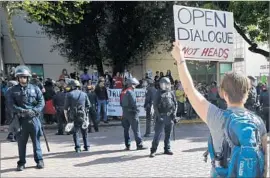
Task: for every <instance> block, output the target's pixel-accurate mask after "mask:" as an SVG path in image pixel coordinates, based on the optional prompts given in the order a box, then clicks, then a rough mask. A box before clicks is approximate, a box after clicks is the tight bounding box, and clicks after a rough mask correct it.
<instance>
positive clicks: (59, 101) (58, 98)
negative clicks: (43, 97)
mask: <svg viewBox="0 0 270 178" xmlns="http://www.w3.org/2000/svg"><path fill="white" fill-rule="evenodd" d="M60 80H62V82H63V81H65V80H64V79H60ZM59 82H60V81H59ZM64 86H65V84H64V83H59V91H58V92H57V93H56V95H54V96H53V105H54V107H55V109H56V117H57V125H58V132H57V133H56V135H64V124H65V123H66V119H65V115H64V104H65V102H64V101H65V98H66V92H65V90H64Z"/></svg>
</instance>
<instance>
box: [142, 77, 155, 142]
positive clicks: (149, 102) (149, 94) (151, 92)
mask: <svg viewBox="0 0 270 178" xmlns="http://www.w3.org/2000/svg"><path fill="white" fill-rule="evenodd" d="M147 81H148V84H149V86H148V88H147V90H146V94H145V102H144V108H145V111H146V130H145V134H144V137H149V136H150V133H151V120H152V117H153V113H151V109H152V107H153V101H154V97H155V94H156V92H157V89H156V88H155V84H154V81H153V80H152V79H148V80H147Z"/></svg>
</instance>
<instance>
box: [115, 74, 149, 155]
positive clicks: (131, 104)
mask: <svg viewBox="0 0 270 178" xmlns="http://www.w3.org/2000/svg"><path fill="white" fill-rule="evenodd" d="M127 84H128V86H129V87H128V88H127V89H126V90H124V91H123V92H124V93H123V92H122V94H123V95H122V98H121V99H120V105H121V106H122V110H123V119H122V126H123V127H124V138H125V145H126V150H130V137H129V128H130V126H131V129H132V131H133V133H134V137H135V140H136V145H137V150H142V149H146V148H145V147H144V146H143V142H142V137H141V132H140V123H139V116H138V115H139V109H138V107H137V105H136V94H135V92H134V88H135V87H136V85H138V84H139V82H138V80H137V79H135V78H130V79H127Z"/></svg>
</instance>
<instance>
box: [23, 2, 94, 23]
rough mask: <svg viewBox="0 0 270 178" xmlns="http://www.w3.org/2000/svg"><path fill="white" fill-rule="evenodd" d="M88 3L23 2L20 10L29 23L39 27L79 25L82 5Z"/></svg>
mask: <svg viewBox="0 0 270 178" xmlns="http://www.w3.org/2000/svg"><path fill="white" fill-rule="evenodd" d="M89 3H90V2H88V1H74V2H69V1H29V0H27V1H24V2H23V3H21V8H22V9H23V10H25V11H26V12H27V13H28V16H29V20H30V21H36V22H38V23H39V24H40V25H52V24H54V23H57V24H61V25H69V24H76V23H80V22H81V20H83V15H84V14H85V9H84V5H86V4H89Z"/></svg>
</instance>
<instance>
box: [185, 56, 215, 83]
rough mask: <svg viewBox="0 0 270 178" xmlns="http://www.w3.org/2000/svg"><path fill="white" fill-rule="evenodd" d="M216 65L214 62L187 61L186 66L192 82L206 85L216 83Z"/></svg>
mask: <svg viewBox="0 0 270 178" xmlns="http://www.w3.org/2000/svg"><path fill="white" fill-rule="evenodd" d="M216 64H217V63H216V62H214V63H208V62H199V61H187V66H188V69H189V72H190V74H191V76H192V78H193V80H194V81H196V82H206V83H207V84H210V83H211V82H212V81H216V76H217V70H216Z"/></svg>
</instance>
